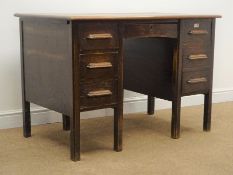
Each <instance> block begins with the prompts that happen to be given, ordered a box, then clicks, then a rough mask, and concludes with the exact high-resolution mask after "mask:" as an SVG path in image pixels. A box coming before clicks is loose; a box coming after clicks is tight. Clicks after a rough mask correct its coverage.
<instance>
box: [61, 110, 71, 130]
mask: <svg viewBox="0 0 233 175" xmlns="http://www.w3.org/2000/svg"><path fill="white" fill-rule="evenodd" d="M62 121H63V130H64V131H69V130H70V117H69V116H67V115H64V114H63V115H62Z"/></svg>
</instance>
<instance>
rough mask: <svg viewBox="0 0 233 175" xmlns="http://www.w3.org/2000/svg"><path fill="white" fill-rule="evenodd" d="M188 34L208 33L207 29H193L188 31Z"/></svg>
mask: <svg viewBox="0 0 233 175" xmlns="http://www.w3.org/2000/svg"><path fill="white" fill-rule="evenodd" d="M189 34H191V35H205V34H208V31H207V30H197V29H195V30H191V31H189Z"/></svg>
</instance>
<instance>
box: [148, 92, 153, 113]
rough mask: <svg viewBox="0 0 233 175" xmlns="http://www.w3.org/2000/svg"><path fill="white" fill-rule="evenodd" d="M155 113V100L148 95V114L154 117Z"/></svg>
mask: <svg viewBox="0 0 233 175" xmlns="http://www.w3.org/2000/svg"><path fill="white" fill-rule="evenodd" d="M154 113H155V98H154V97H153V96H150V95H148V97H147V114H148V115H154Z"/></svg>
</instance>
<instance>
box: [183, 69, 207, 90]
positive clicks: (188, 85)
mask: <svg viewBox="0 0 233 175" xmlns="http://www.w3.org/2000/svg"><path fill="white" fill-rule="evenodd" d="M210 81H211V80H210V70H209V69H203V70H199V71H190V72H184V73H183V76H182V94H183V95H191V94H201V93H205V92H208V91H209V88H210Z"/></svg>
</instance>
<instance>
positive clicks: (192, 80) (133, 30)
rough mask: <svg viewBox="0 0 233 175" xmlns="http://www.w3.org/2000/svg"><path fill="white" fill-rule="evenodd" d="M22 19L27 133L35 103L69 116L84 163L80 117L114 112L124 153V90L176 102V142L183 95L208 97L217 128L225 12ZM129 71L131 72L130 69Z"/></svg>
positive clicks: (207, 111) (207, 116) (207, 118)
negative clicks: (214, 104)
mask: <svg viewBox="0 0 233 175" xmlns="http://www.w3.org/2000/svg"><path fill="white" fill-rule="evenodd" d="M16 16H18V17H20V34H21V65H22V94H23V98H22V99H23V128H24V136H25V137H30V136H31V121H30V120H31V119H30V102H31V103H35V104H38V105H41V106H43V107H46V108H48V109H51V110H54V111H57V112H60V113H62V114H63V127H64V129H65V130H69V129H70V130H71V132H70V133H71V134H70V150H71V159H72V160H74V161H77V160H80V112H82V111H88V110H93V109H101V108H113V109H114V150H116V151H121V150H122V125H123V89H128V90H132V91H135V92H139V93H142V94H146V95H148V114H153V113H154V97H158V98H161V99H165V100H169V101H172V122H171V137H172V138H179V136H180V107H181V97H182V96H186V95H193V94H204V97H205V98H204V99H205V100H204V103H205V104H204V124H203V128H204V130H205V131H209V130H210V125H211V96H212V75H213V53H214V31H215V18H218V17H220V16H217V15H177V14H160V13H150V14H140V13H138V14H94V15H82V14H79V15H62V14H16ZM123 70H124V71H123Z"/></svg>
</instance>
